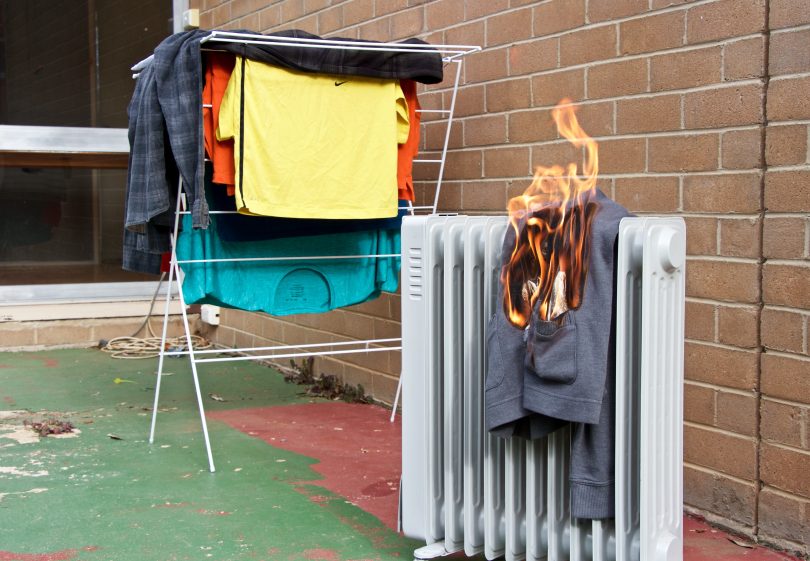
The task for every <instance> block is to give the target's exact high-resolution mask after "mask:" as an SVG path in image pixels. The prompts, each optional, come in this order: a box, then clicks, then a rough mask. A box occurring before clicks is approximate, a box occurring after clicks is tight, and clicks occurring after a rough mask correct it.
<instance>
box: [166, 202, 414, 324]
mask: <svg viewBox="0 0 810 561" xmlns="http://www.w3.org/2000/svg"><path fill="white" fill-rule="evenodd" d="M399 252H400V232H399V230H396V229H393V230H370V231H363V232H346V233H340V234H330V235H323V236H305V237H300V238H284V239H277V240H267V241H259V242H226V241H222V240H221V239H220V238H219V236H218V235H217V233H216V221H212V222H211V224H210V226H209V227H208V228H207V229H205V230H201V229H193V228H192V227H191V219H190V217H189V216H188V215H184V216H183V230H182V231H181V232H180V234H179V236H178V240H177V259H178V260H179V261H183V260H189V259H233V258H248V257H300V259H295V260H293V261H240V262H219V263H188V264H181V265H180V268H181V269H182V271H183V275H184V277H183V282H182V289H183V297H184V298H185V300H186V303H187V304H194V303H205V304H216V305H218V306H225V307H229V308H237V309H240V310H248V311H261V312H266V313H268V314H272V315H277V316H283V315H290V314H304V313H319V312H326V311H329V310H332V309H335V308H340V307H343V306H351V305H353V304H359V303H360V302H365V301H366V300H371V299H373V298H376V297H377V296H379V295H380V292H382V291H386V292H394V291H396V290H397V286H398V284H399V268H400V259H399V257H383V258H377V257H360V258H351V259H308V256H328V255H361V256H364V255H381V254H397V255H398V254H399Z"/></svg>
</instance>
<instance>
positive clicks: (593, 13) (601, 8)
mask: <svg viewBox="0 0 810 561" xmlns="http://www.w3.org/2000/svg"><path fill="white" fill-rule="evenodd" d="M647 6H648V4H647V0H590V1H589V2H588V21H590V22H591V23H596V22H600V21H606V20H611V19H618V18H623V17H627V16H634V15H636V14H640V13H643V12H646V11H647V9H648V8H647Z"/></svg>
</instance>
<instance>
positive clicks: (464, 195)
mask: <svg viewBox="0 0 810 561" xmlns="http://www.w3.org/2000/svg"><path fill="white" fill-rule="evenodd" d="M507 183H508V182H506V181H475V182H466V183H464V185H463V186H462V189H461V200H462V203H461V208H462V209H463V210H465V211H468V210H476V211H489V212H502V211H503V210H504V209H505V208H506V206H505V204H504V202H505V201H506V185H507Z"/></svg>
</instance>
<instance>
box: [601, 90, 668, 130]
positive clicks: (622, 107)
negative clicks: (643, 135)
mask: <svg viewBox="0 0 810 561" xmlns="http://www.w3.org/2000/svg"><path fill="white" fill-rule="evenodd" d="M680 127H681V105H680V97H679V96H677V95H664V96H656V97H645V98H638V99H623V100H619V102H618V103H617V107H616V128H617V130H616V132H617V133H620V134H622V133H639V132H657V131H671V130H678V129H679V128H680Z"/></svg>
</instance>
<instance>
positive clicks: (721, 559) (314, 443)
mask: <svg viewBox="0 0 810 561" xmlns="http://www.w3.org/2000/svg"><path fill="white" fill-rule="evenodd" d="M209 417H210V418H214V419H219V420H221V421H224V422H225V423H227V424H229V425H230V426H232V427H234V428H235V429H237V430H240V431H242V432H244V433H246V434H248V435H251V436H254V437H256V438H261V439H262V440H264V441H266V442H267V443H268V444H270V445H272V446H276V447H279V448H283V449H285V450H289V451H291V452H295V453H298V454H303V455H305V456H309V457H311V458H313V459H315V460H317V461H318V463H317V464H315V465H313V466H312V467H313V469H315V470H316V471H317V472H318V473H320V474H321V475H323V478H324V479H323V481H319V482H318V484H319V485H320V486H322V487H325V488H326V489H328V490H330V491H332V492H334V493H336V494H338V495H341V496H343V497H344V498H346V500H348V501H350V502H352V503H353V504H355V505H357V506H358V507H360V508H362V509H363V510H365V511H366V512H369V513H370V514H372V515H374V516H376V517H377V518H378V519H379V520H380V521H382V522H383V523H384V524H385V525H386V526H388V527H390V528H392V529H396V522H397V494H398V490H399V474H400V457H401V453H400V450H401V449H400V423H399V418H398V417H397V419H396V421H395V422H394V423H390V422H389V417H390V412H389V411H387V410H385V409H383V408H381V407H376V406H368V405H354V404H348V403H341V402H331V403H307V404H299V405H288V406H283V407H262V408H254V409H234V410H230V411H218V412H214V413H211V414H210V415H209ZM311 499H312V500H314V501H317V500H318V497H311ZM735 542H737V543H735ZM739 544H744V545H748V544H746V542H745V540H743V539H738V538H736V537H733V536H731V535H729V534H727V533H725V532H722V531H720V530H717V529H714V528H712V527H711V526H709V525H708V524H706V523H704V522H702V521H699V520H696V519H694V518H691V517H688V516H687V517H684V560H685V561H704V560H712V561H730V560H733V559H748V560H751V561H760V560H762V561H779V560H781V561H790V560H795V561H798V559H797V558H796V557H792V556H790V555H786V554H784V553H778V552H775V551H772V550H769V549H766V548H764V547H758V546H755V547H750V548H749V547H745V546H744V545H739Z"/></svg>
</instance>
